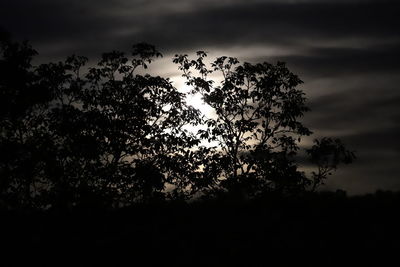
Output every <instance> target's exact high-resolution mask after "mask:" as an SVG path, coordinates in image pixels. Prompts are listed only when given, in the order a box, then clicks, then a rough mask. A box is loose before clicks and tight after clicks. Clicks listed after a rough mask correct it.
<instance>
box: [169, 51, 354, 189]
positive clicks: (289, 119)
mask: <svg viewBox="0 0 400 267" xmlns="http://www.w3.org/2000/svg"><path fill="white" fill-rule="evenodd" d="M197 56H198V57H197V59H195V60H191V59H189V58H188V56H187V55H176V56H175V58H174V62H175V63H177V64H178V65H179V69H180V70H181V71H183V77H185V78H186V81H187V85H189V86H191V87H192V88H193V90H192V92H191V93H199V94H201V95H202V97H203V100H204V102H205V103H206V104H208V105H209V106H211V107H212V108H213V109H214V111H215V116H214V117H211V118H208V120H207V121H206V124H207V126H208V128H207V129H205V130H203V129H202V130H200V131H199V132H198V134H199V136H200V137H201V138H205V139H207V140H208V141H209V142H217V146H216V147H214V148H212V149H211V150H209V153H210V154H209V156H208V158H207V160H206V161H205V162H204V170H205V171H204V175H205V176H208V180H209V181H210V184H209V185H208V188H206V189H211V191H214V192H215V191H221V190H222V191H228V192H234V194H236V195H237V194H239V195H246V196H256V195H259V194H265V193H268V192H271V191H272V192H278V193H280V194H281V193H295V192H303V191H305V190H307V189H308V188H309V187H310V185H312V190H315V188H316V186H318V185H319V184H320V183H321V181H322V180H323V179H325V178H326V176H327V175H328V174H330V172H331V171H332V170H334V169H336V166H337V165H338V164H339V163H341V162H345V163H350V162H351V160H352V159H353V157H354V154H352V153H351V152H349V151H347V150H346V149H345V148H344V146H343V144H341V142H340V140H335V143H334V145H332V142H331V139H322V141H318V140H316V141H315V142H316V143H315V145H314V147H313V148H312V149H311V150H309V153H310V155H311V156H312V161H313V163H317V164H318V166H319V171H318V173H313V177H312V178H307V177H306V176H305V174H304V173H303V172H301V171H299V169H298V165H297V163H296V161H295V156H296V154H297V152H298V150H299V142H300V141H301V137H302V136H308V135H310V134H311V131H310V130H309V129H308V128H306V127H305V126H304V125H303V124H302V123H301V121H300V118H301V117H302V116H303V114H304V113H305V112H306V111H308V110H309V109H308V108H307V106H306V105H305V102H306V98H305V96H304V93H303V92H302V91H301V90H299V89H296V86H298V85H299V84H301V83H302V81H301V80H300V79H299V77H298V76H296V75H294V74H293V73H291V72H290V71H289V70H288V69H287V68H286V66H285V64H284V63H283V62H278V63H277V64H276V65H272V64H269V63H266V62H264V63H261V64H250V63H244V64H239V61H238V60H237V59H236V58H232V57H225V56H224V57H219V58H217V59H216V60H215V61H214V62H212V63H211V68H210V67H207V66H206V64H205V63H204V58H205V57H206V56H207V54H206V53H204V52H203V51H199V52H197ZM214 72H217V73H219V74H220V75H221V76H222V77H223V79H222V81H221V82H220V83H219V84H217V85H216V84H215V82H214V81H213V80H211V79H209V78H208V77H209V75H210V74H211V73H214ZM328 143H329V145H328ZM327 146H329V148H327ZM332 153H333V154H334V155H335V156H334V158H335V160H334V161H333V162H328V161H326V160H323V159H324V158H326V157H328V156H329V155H331V154H332ZM337 154H345V159H343V157H341V156H337ZM321 159H322V162H321ZM210 176H211V177H210Z"/></svg>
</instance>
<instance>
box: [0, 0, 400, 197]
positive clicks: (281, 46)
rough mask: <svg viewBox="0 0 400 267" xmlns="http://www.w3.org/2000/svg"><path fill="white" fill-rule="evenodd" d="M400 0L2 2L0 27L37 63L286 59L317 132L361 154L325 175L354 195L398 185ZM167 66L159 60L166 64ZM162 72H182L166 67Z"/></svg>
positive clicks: (308, 120) (332, 184)
mask: <svg viewBox="0 0 400 267" xmlns="http://www.w3.org/2000/svg"><path fill="white" fill-rule="evenodd" d="M399 14H400V1H399V2H397V1H384V0H375V1H372V0H371V1H367V0H364V1H361V0H359V1H355V0H347V1H345V0H342V1H340V0H337V1H334V0H308V1H307V0H297V1H296V0H281V1H278V0H275V1H274V0H264V1H263V0H219V1H214V0H204V1H201V0H168V1H167V0H147V1H146V0H79V1H78V0H76V1H74V0H57V1H55V0H35V1H34V0H1V3H0V26H2V27H3V28H5V29H6V30H8V31H10V32H11V33H12V34H13V35H14V37H15V38H17V39H28V40H30V41H31V43H32V44H33V46H34V48H35V49H36V50H38V52H39V53H40V56H39V58H38V60H39V61H55V60H60V59H63V58H65V57H66V56H68V55H70V54H72V53H76V54H80V55H85V56H88V57H90V58H92V59H96V58H98V57H99V55H100V54H101V53H102V52H105V51H109V50H113V49H117V50H123V51H129V48H130V45H131V44H134V43H137V42H141V41H145V42H148V43H152V44H154V45H156V47H157V48H158V49H159V50H161V51H162V52H163V54H164V60H163V61H162V62H167V61H169V60H170V59H171V58H172V56H173V54H175V53H193V52H195V51H197V50H205V51H208V52H209V53H210V55H213V56H221V55H228V56H234V57H238V58H239V60H241V61H249V62H253V63H255V62H259V61H268V62H271V63H274V62H276V61H278V60H280V61H285V62H287V64H288V66H289V68H290V69H291V70H292V71H293V72H295V73H296V74H298V75H299V76H300V77H301V78H302V80H303V81H304V82H305V83H304V84H303V85H302V87H301V88H302V89H304V91H305V92H306V94H307V96H308V99H309V102H308V103H309V106H310V107H311V108H312V112H310V113H309V114H307V115H306V117H305V120H304V121H305V123H306V125H307V126H309V127H310V128H311V129H312V130H313V131H314V133H315V137H318V136H332V137H340V138H341V139H342V140H343V141H344V142H345V143H346V144H347V145H348V147H350V148H351V149H353V150H355V151H356V153H357V156H358V160H357V162H356V163H354V164H353V165H352V166H347V167H345V168H343V169H342V170H340V171H339V172H338V173H337V175H335V177H332V179H330V180H329V181H328V184H327V186H328V188H342V189H345V190H347V191H348V192H349V193H351V194H358V193H365V192H373V191H375V190H376V189H385V190H400V141H399V140H400V139H399V137H400V108H399V104H400V88H399V87H400V19H399ZM163 64H164V63H163ZM160 71H161V72H163V73H164V74H165V75H169V76H171V75H172V76H174V75H178V72H177V70H176V66H174V65H172V64H167V63H165V65H163V67H162V69H161V70H160Z"/></svg>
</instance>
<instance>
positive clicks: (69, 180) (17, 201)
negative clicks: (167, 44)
mask: <svg viewBox="0 0 400 267" xmlns="http://www.w3.org/2000/svg"><path fill="white" fill-rule="evenodd" d="M34 55H36V52H35V51H34V50H33V49H32V48H31V47H30V46H29V45H28V44H27V43H26V42H25V43H22V44H19V43H15V42H12V41H11V39H10V38H9V37H8V35H6V34H3V35H2V38H1V43H0V75H1V76H0V94H1V98H0V176H1V177H0V197H1V201H2V204H3V205H4V206H5V207H8V208H21V207H27V208H48V207H54V208H70V207H72V206H94V205H96V206H107V207H118V206H121V205H130V204H133V203H137V202H146V203H147V202H151V201H164V200H178V199H179V200H188V199H191V198H194V197H196V196H198V195H199V194H203V195H204V194H205V195H207V196H213V195H214V194H216V193H221V192H228V193H230V194H232V195H234V196H236V197H238V196H240V197H243V196H246V197H257V196H260V195H263V194H269V193H272V192H273V193H278V194H296V193H299V192H304V191H306V190H311V191H314V190H315V189H316V188H317V187H318V186H319V185H320V184H322V183H323V180H324V179H325V178H326V177H327V176H328V175H329V174H330V173H331V172H332V171H334V170H335V169H336V167H337V166H338V164H340V163H342V162H344V163H349V162H351V161H352V160H353V158H354V155H353V154H352V153H351V152H349V151H348V150H346V148H345V147H344V146H343V144H342V143H341V142H340V141H339V140H332V139H322V140H321V141H316V143H315V145H314V146H313V147H312V148H311V149H310V150H308V153H309V155H310V156H311V160H312V162H313V163H315V164H317V166H318V171H316V172H314V173H313V174H312V176H311V177H310V178H308V177H307V176H306V175H305V174H304V173H303V172H301V171H299V168H298V164H297V163H296V158H295V156H296V154H297V152H298V150H299V145H298V144H299V142H300V141H301V137H302V136H307V135H310V134H311V131H310V130H309V129H308V128H306V127H305V126H304V125H303V124H302V123H301V122H300V118H301V117H302V116H303V114H304V113H305V112H306V111H308V108H307V107H306V105H305V101H306V99H305V96H304V93H303V92H302V91H300V90H298V89H296V86H297V85H299V84H300V83H301V80H300V79H299V78H298V77H297V76H296V75H294V74H292V73H291V72H290V71H289V70H288V69H287V68H286V66H285V64H284V63H278V64H277V65H272V64H268V63H262V64H255V65H253V64H250V63H244V64H239V61H238V60H237V59H235V58H228V57H220V58H217V59H216V60H215V61H214V62H213V63H212V64H211V67H210V68H208V67H207V66H206V64H205V63H204V58H205V57H206V53H204V52H201V51H200V52H198V53H197V55H198V58H197V59H196V60H190V59H189V58H188V56H187V55H177V56H176V57H175V58H174V60H173V61H174V62H175V63H177V64H178V65H179V68H180V69H181V70H182V71H183V76H184V77H185V78H186V79H187V84H188V85H190V86H192V88H193V90H192V92H191V93H200V94H201V95H202V96H203V99H204V101H205V103H207V104H208V105H210V106H211V107H212V108H213V109H214V110H215V116H213V117H211V118H204V117H203V116H202V114H201V113H200V111H198V110H196V109H195V108H193V107H191V106H189V105H187V104H186V102H185V97H186V95H185V94H184V93H182V92H180V91H179V90H178V89H177V88H175V87H174V86H173V84H172V82H171V80H170V79H168V78H163V77H160V76H153V75H150V74H142V73H143V72H144V70H145V69H147V67H148V65H149V64H150V63H152V62H153V60H155V59H156V58H158V57H160V56H161V54H160V53H159V52H158V51H157V50H156V49H155V48H154V47H153V46H151V45H148V44H143V43H142V44H137V45H134V46H133V47H132V53H131V56H130V57H128V56H126V55H125V54H124V53H122V52H118V51H112V52H109V53H104V54H103V55H102V58H101V60H100V61H99V62H98V63H97V65H94V66H93V67H87V66H86V64H87V62H88V59H87V58H85V57H81V56H75V55H73V56H70V57H68V58H67V59H66V60H65V61H64V62H58V63H48V64H42V65H40V66H32V65H31V61H32V58H33V56H34ZM213 72H214V73H220V74H221V76H222V77H223V79H222V82H221V83H220V84H219V85H216V83H215V82H214V81H212V80H211V79H209V75H210V74H211V73H213ZM194 73H195V74H194ZM199 124H202V125H206V126H207V128H206V129H201V130H199V131H198V133H193V132H191V131H189V130H188V127H187V126H190V125H191V126H196V125H199ZM203 140H207V141H209V142H214V143H216V144H217V145H216V146H214V147H212V146H203V145H201V142H202V141H203Z"/></svg>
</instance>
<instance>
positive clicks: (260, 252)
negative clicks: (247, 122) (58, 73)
mask: <svg viewBox="0 0 400 267" xmlns="http://www.w3.org/2000/svg"><path fill="white" fill-rule="evenodd" d="M399 206H400V193H398V192H397V193H396V192H385V191H378V192H377V193H375V194H368V195H363V196H351V197H349V196H346V194H345V192H344V191H338V192H316V193H306V194H303V195H302V196H301V197H299V196H293V195H292V196H285V197H282V196H271V195H268V196H265V197H264V198H262V199H261V198H259V199H257V200H255V199H254V200H247V201H243V200H241V201H237V199H230V200H228V199H226V195H225V196H224V198H214V199H210V200H207V201H205V200H202V201H200V200H197V201H194V202H190V203H188V202H163V203H161V204H157V205H150V204H134V205H131V206H130V207H125V208H122V209H117V210H115V209H112V210H108V211H105V210H96V209H93V208H90V209H87V208H82V207H81V208H80V209H79V208H76V209H74V210H71V211H65V210H64V211H63V212H60V210H47V211H36V212H33V213H32V212H20V211H8V212H4V211H2V212H1V213H0V215H1V218H2V220H1V222H0V225H1V226H2V229H3V231H2V242H3V244H7V246H5V249H3V255H4V256H3V257H2V264H3V265H5V266H8V265H7V263H6V262H5V259H6V258H8V257H7V256H9V255H11V252H15V253H16V254H17V255H28V254H27V253H28V252H29V253H31V254H33V255H36V256H35V257H21V256H19V257H10V260H11V263H12V264H9V265H10V266H19V265H21V264H20V263H21V261H24V264H22V265H27V264H29V265H30V266H36V265H38V266H39V265H40V266H43V265H44V264H45V263H49V264H57V265H61V266H71V265H74V266H102V265H112V266H127V265H142V264H144V265H147V266H159V265H173V266H188V265H189V266H205V265H206V266H268V265H272V266H288V265H300V264H301V265H303V264H305V265H311V266H320V265H321V264H323V265H324V266H338V265H341V264H343V263H347V264H350V263H351V264H354V265H357V264H359V265H366V266H371V265H377V264H383V265H386V264H385V260H387V261H389V259H391V260H395V258H396V256H397V254H396V251H398V248H399V243H398V240H399V238H400V229H399V227H398V225H399V223H400V217H399V216H398V209H399Z"/></svg>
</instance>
